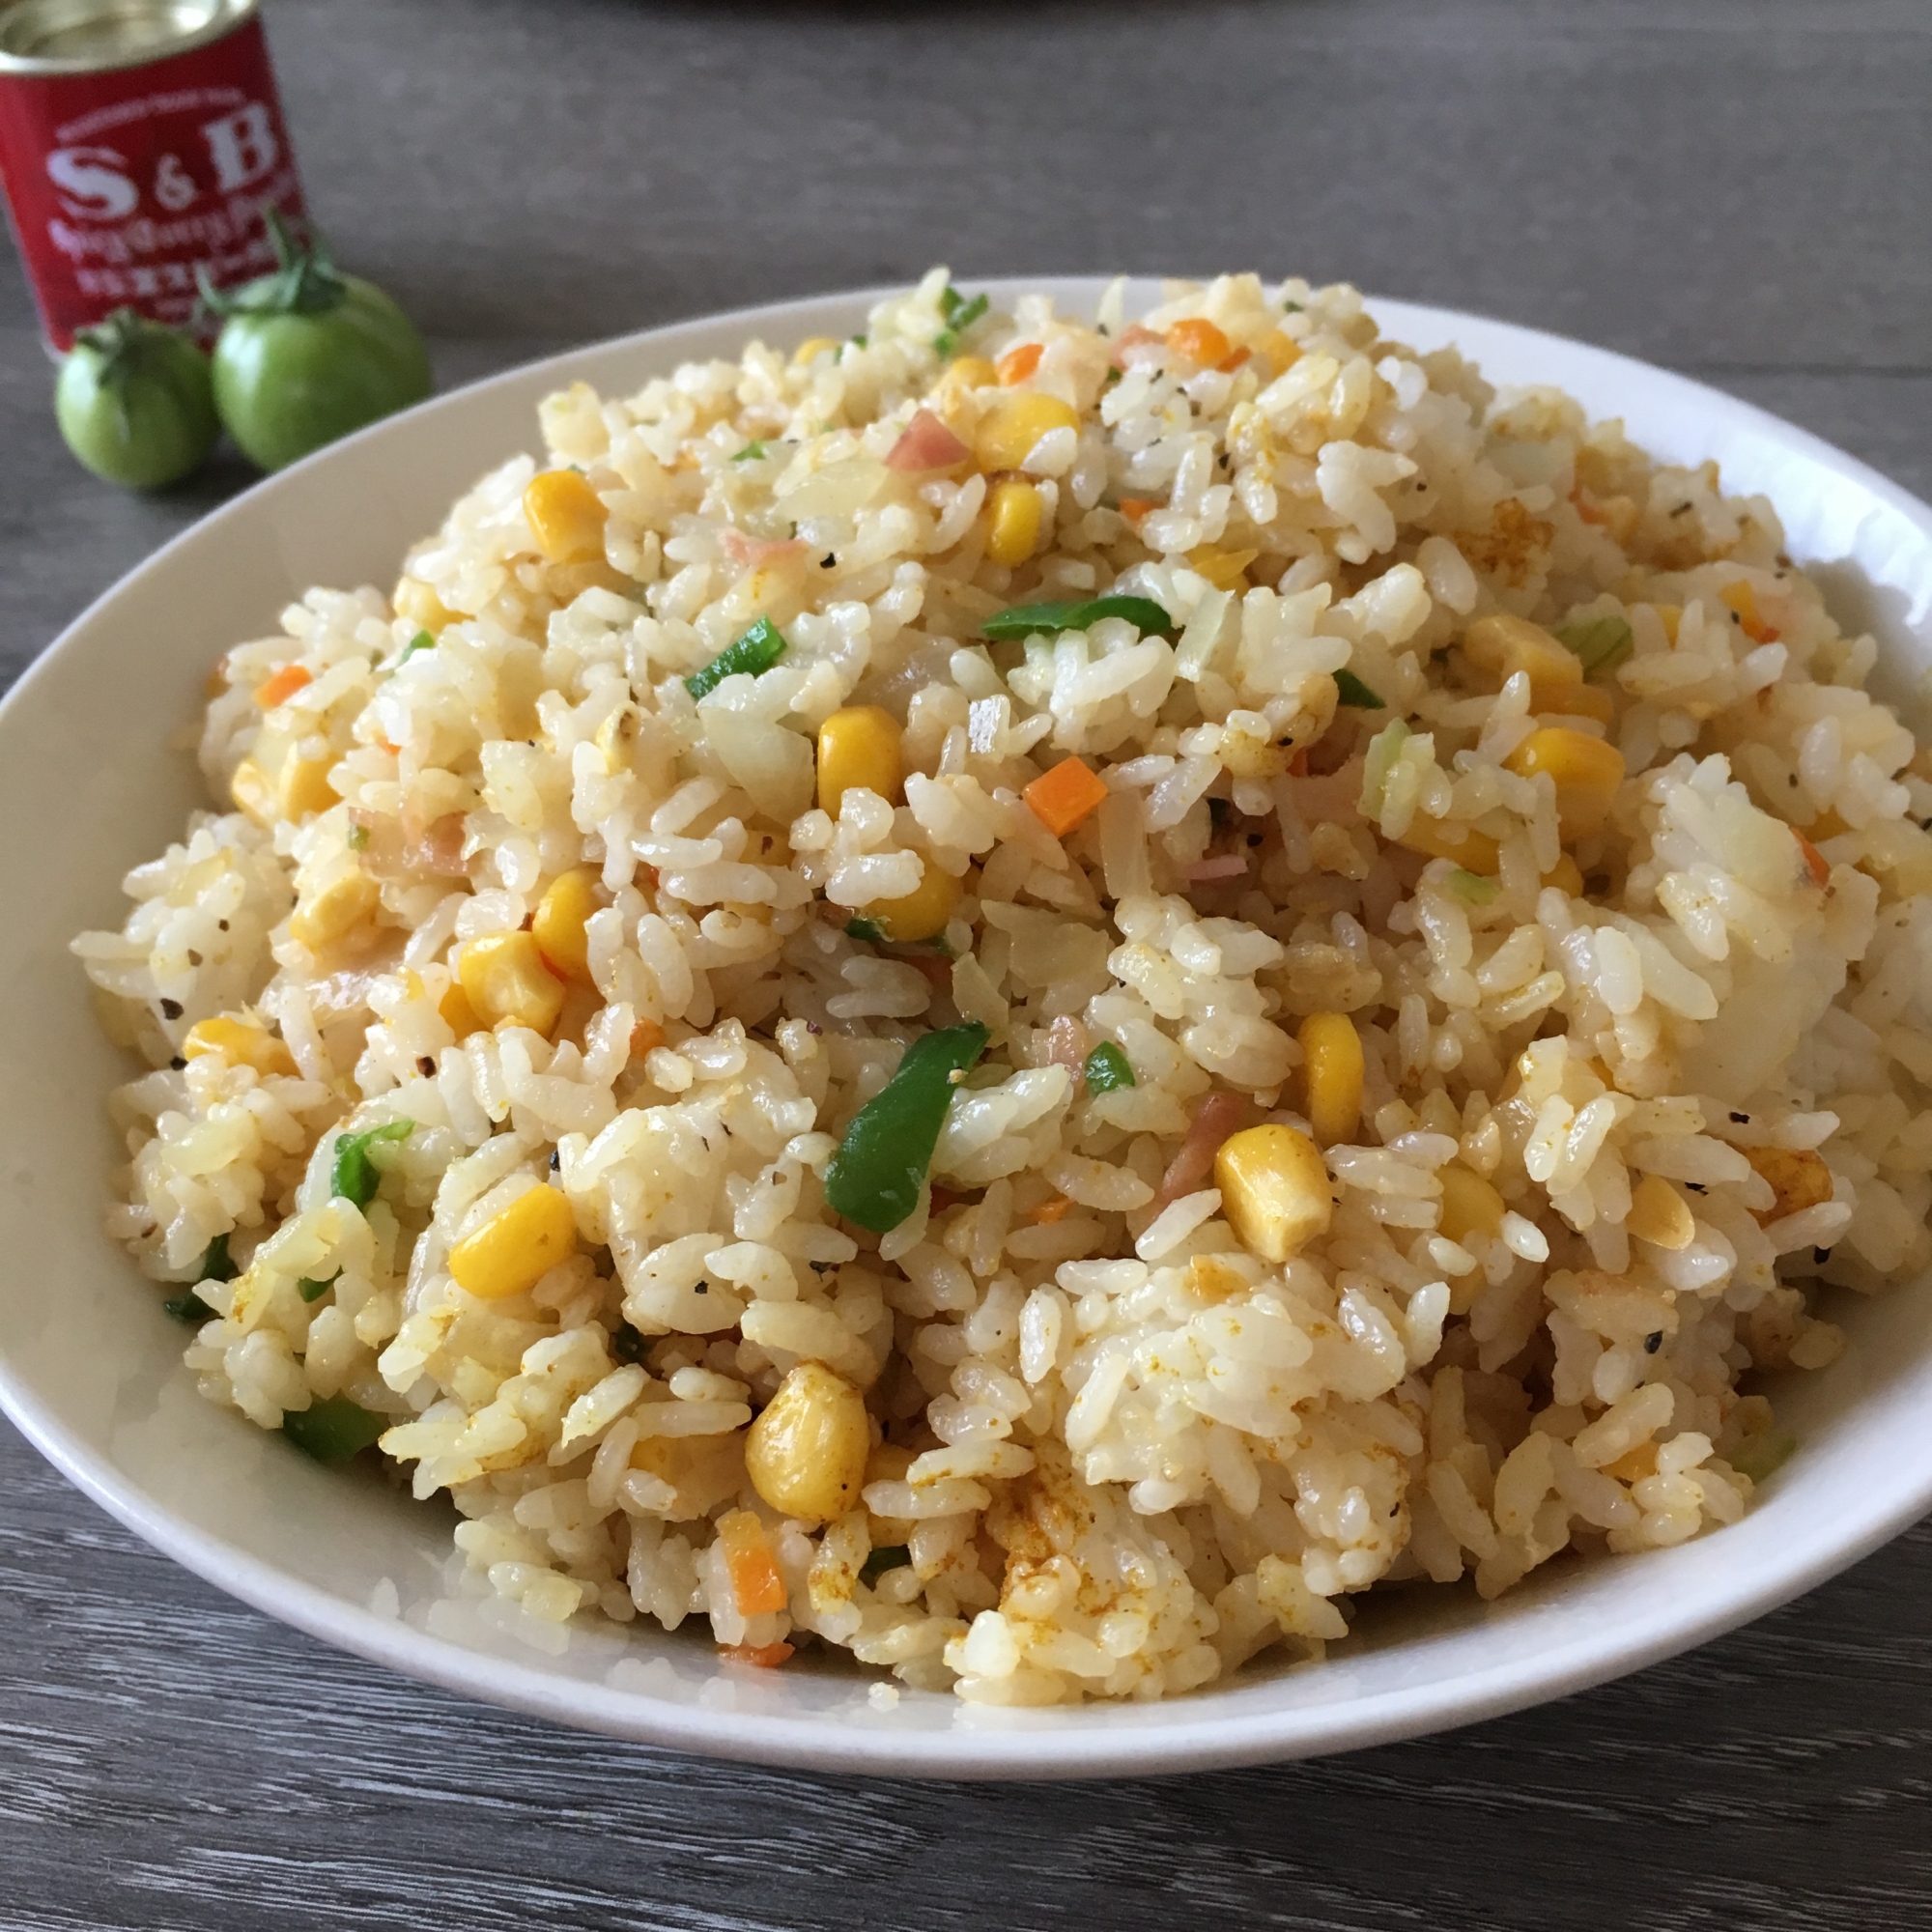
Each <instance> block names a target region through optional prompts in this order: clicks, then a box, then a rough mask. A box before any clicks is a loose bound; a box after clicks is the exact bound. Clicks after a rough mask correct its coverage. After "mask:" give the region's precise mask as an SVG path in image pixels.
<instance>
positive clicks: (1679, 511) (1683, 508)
mask: <svg viewBox="0 0 1932 1932" xmlns="http://www.w3.org/2000/svg"><path fill="white" fill-rule="evenodd" d="M1689 508H1690V504H1689V503H1679V504H1678V506H1677V507H1676V509H1674V510H1672V511H1671V513H1670V514H1671V515H1672V516H1673V517H1681V516H1682V515H1683V514H1684V512H1685V511H1686V510H1688V509H1689Z"/></svg>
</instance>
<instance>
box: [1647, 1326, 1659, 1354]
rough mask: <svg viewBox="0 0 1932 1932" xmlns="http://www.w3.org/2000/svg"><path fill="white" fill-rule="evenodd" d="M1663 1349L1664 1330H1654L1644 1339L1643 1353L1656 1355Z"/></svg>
mask: <svg viewBox="0 0 1932 1932" xmlns="http://www.w3.org/2000/svg"><path fill="white" fill-rule="evenodd" d="M1662 1347H1663V1330H1662V1328H1657V1329H1653V1330H1652V1331H1651V1333H1649V1334H1648V1335H1646V1336H1645V1337H1644V1338H1643V1352H1644V1353H1645V1354H1646V1355H1654V1354H1656V1353H1657V1351H1658V1350H1660V1349H1661V1348H1662Z"/></svg>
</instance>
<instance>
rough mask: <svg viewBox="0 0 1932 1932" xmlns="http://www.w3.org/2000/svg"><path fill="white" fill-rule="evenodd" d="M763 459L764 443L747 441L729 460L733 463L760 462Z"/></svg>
mask: <svg viewBox="0 0 1932 1932" xmlns="http://www.w3.org/2000/svg"><path fill="white" fill-rule="evenodd" d="M764 460H765V445H764V444H763V443H762V442H748V443H747V444H746V445H745V446H744V448H743V449H741V450H740V451H739V452H738V453H737V455H736V456H734V457H733V458H732V459H731V461H732V462H733V463H762V462H763V461H764Z"/></svg>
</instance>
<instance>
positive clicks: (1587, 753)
mask: <svg viewBox="0 0 1932 1932" xmlns="http://www.w3.org/2000/svg"><path fill="white" fill-rule="evenodd" d="M1503 762H1504V763H1505V764H1506V765H1508V766H1509V768H1510V770H1511V771H1513V772H1515V773H1516V774H1517V775H1518V776H1519V777H1521V778H1526V779H1527V778H1534V777H1535V776H1536V774H1537V773H1538V772H1548V774H1549V776H1550V777H1551V778H1552V779H1554V780H1555V781H1556V822H1557V825H1558V826H1559V827H1560V829H1561V831H1562V834H1563V837H1564V838H1565V839H1574V838H1588V837H1589V836H1590V835H1591V834H1592V833H1593V832H1601V831H1602V830H1603V829H1604V821H1605V819H1606V818H1608V817H1609V815H1610V807H1611V806H1612V805H1613V804H1614V803H1615V802H1616V796H1617V787H1618V786H1619V785H1620V784H1622V783H1623V781H1624V754H1623V753H1621V752H1620V751H1618V750H1617V748H1616V747H1615V746H1614V745H1606V744H1605V742H1604V741H1603V739H1601V738H1592V737H1588V736H1586V735H1585V734H1584V733H1583V732H1581V731H1571V730H1568V729H1566V728H1565V727H1564V726H1563V725H1545V726H1544V727H1543V729H1542V730H1540V731H1532V732H1531V733H1530V734H1529V736H1528V737H1527V738H1525V739H1524V740H1523V741H1522V743H1521V744H1520V745H1519V746H1518V747H1517V748H1516V750H1515V751H1514V752H1512V753H1510V754H1509V756H1508V757H1507V758H1506V759H1504V761H1503Z"/></svg>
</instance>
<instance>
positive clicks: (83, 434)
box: [54, 308, 221, 490]
mask: <svg viewBox="0 0 1932 1932" xmlns="http://www.w3.org/2000/svg"><path fill="white" fill-rule="evenodd" d="M54 415H55V417H56V419H57V420H58V421H59V423H60V432H61V435H62V436H63V437H64V438H65V439H66V440H67V446H68V447H69V448H70V449H71V450H72V451H73V453H74V455H75V456H76V457H78V458H79V459H80V461H81V462H82V463H84V464H85V465H86V466H87V468H88V469H91V470H93V471H94V473H95V474H96V475H97V476H99V477H102V478H104V479H105V480H106V481H107V482H109V483H121V484H125V485H127V487H128V488H129V489H132V490H156V489H159V488H160V486H161V485H162V484H164V483H174V482H178V481H179V480H180V479H181V478H182V477H184V476H185V475H186V474H187V473H188V471H189V470H191V469H196V468H198V467H199V465H200V464H201V462H202V459H203V458H204V457H206V456H207V454H208V452H209V451H210V450H211V449H212V448H213V446H214V439H215V438H216V437H217V436H218V435H220V433H221V429H220V425H219V424H218V423H217V422H216V421H215V416H214V400H213V394H212V392H211V389H210V384H209V368H208V357H207V356H205V355H203V354H202V353H201V351H200V350H199V349H197V348H196V347H195V346H194V344H193V343H192V342H190V341H189V340H188V339H187V338H186V337H185V336H184V335H179V334H177V333H176V332H175V330H173V329H172V328H165V327H162V326H161V325H160V324H159V323H157V322H150V321H148V319H147V318H146V317H145V316H141V315H137V314H135V312H134V311H133V310H132V309H128V308H123V309H116V310H115V311H114V313H113V314H112V315H110V316H109V317H108V318H107V320H106V321H105V322H103V323H101V324H100V325H99V327H94V328H83V329H82V330H81V331H80V332H79V333H78V334H77V335H76V336H75V337H74V342H73V347H72V349H71V350H70V351H69V352H68V355H67V357H66V359H65V360H64V361H63V362H62V363H61V371H60V376H59V378H58V380H57V381H56V382H55V384H54Z"/></svg>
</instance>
